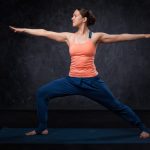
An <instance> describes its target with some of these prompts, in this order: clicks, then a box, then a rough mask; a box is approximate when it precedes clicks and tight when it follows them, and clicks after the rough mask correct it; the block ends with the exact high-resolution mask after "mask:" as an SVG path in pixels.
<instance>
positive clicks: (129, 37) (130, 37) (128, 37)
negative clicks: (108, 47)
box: [116, 33, 147, 41]
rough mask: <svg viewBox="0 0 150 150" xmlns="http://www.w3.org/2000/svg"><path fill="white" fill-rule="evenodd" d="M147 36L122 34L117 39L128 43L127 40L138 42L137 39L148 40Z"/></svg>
mask: <svg viewBox="0 0 150 150" xmlns="http://www.w3.org/2000/svg"><path fill="white" fill-rule="evenodd" d="M146 37H147V36H146V34H128V33H124V34H120V35H118V36H117V37H116V40H118V41H127V40H137V39H143V38H146Z"/></svg>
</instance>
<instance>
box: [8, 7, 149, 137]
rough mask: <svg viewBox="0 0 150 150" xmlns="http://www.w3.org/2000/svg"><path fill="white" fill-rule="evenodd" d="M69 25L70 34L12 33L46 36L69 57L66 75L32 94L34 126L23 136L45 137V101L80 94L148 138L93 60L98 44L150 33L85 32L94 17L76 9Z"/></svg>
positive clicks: (19, 31)
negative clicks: (65, 47)
mask: <svg viewBox="0 0 150 150" xmlns="http://www.w3.org/2000/svg"><path fill="white" fill-rule="evenodd" d="M71 20H72V26H73V27H76V28H77V31H76V32H74V33H70V32H60V33H58V32H53V31H46V30H44V29H28V28H15V27H12V26H10V28H11V29H12V30H13V31H14V32H18V33H27V34H31V35H35V36H42V37H46V38H49V39H52V40H55V41H58V42H65V43H66V44H67V45H68V47H69V54H70V57H71V64H70V71H69V75H67V76H66V77H63V78H59V79H56V80H54V81H51V82H50V83H47V84H46V85H43V86H41V87H40V88H39V89H38V90H37V92H36V104H37V118H38V126H37V128H35V129H34V130H32V131H29V132H27V133H25V134H26V135H27V136H32V135H37V134H42V135H47V134H48V127H47V121H48V101H49V99H52V98H55V97H62V96H66V95H82V96H86V97H88V98H90V99H91V100H94V101H96V102H97V103H99V104H101V105H103V106H104V107H106V108H107V109H109V110H111V111H112V112H114V113H116V114H117V115H119V116H120V117H122V118H123V119H125V120H127V121H128V122H130V123H131V124H132V125H135V126H136V127H137V128H139V130H140V135H139V136H140V138H143V139H145V138H149V137H150V133H149V129H148V128H147V127H146V126H145V125H144V123H143V122H142V121H141V120H140V118H139V117H138V116H137V115H136V114H135V112H134V111H132V109H131V108H130V107H128V106H127V105H125V104H123V103H122V102H120V101H119V100H118V99H117V98H116V97H115V96H114V95H113V94H112V92H111V91H110V89H109V88H108V86H107V85H106V83H105V82H104V81H103V80H102V79H101V76H100V75H99V73H98V72H97V70H96V67H95V64H94V58H95V54H96V49H97V46H98V44H100V43H113V42H119V41H127V40H136V39H142V38H150V34H127V33H125V34H114V35H110V34H107V33H103V32H95V33H93V32H92V31H90V30H89V28H88V27H89V26H91V25H93V24H94V23H95V21H96V18H95V16H94V14H93V12H92V11H91V10H87V9H84V8H77V9H76V10H75V11H74V13H73V16H72V18H71Z"/></svg>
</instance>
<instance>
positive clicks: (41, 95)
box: [36, 87, 45, 98]
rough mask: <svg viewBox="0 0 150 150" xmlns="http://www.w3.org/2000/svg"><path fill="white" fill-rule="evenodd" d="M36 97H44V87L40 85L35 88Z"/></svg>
mask: <svg viewBox="0 0 150 150" xmlns="http://www.w3.org/2000/svg"><path fill="white" fill-rule="evenodd" d="M36 97H37V98H44V97H45V91H44V89H43V88H42V87H40V88H38V89H37V91H36Z"/></svg>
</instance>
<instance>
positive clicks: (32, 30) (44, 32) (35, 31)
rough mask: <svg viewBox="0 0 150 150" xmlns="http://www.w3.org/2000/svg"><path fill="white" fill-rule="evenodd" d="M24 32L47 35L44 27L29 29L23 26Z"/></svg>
mask: <svg viewBox="0 0 150 150" xmlns="http://www.w3.org/2000/svg"><path fill="white" fill-rule="evenodd" d="M22 32H23V33H27V34H30V35H34V36H45V34H46V30H44V29H28V28H23V31H22Z"/></svg>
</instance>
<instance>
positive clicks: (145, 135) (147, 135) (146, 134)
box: [140, 131, 150, 139]
mask: <svg viewBox="0 0 150 150" xmlns="http://www.w3.org/2000/svg"><path fill="white" fill-rule="evenodd" d="M140 138H141V139H146V138H150V133H148V132H145V131H143V132H141V133H140Z"/></svg>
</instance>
